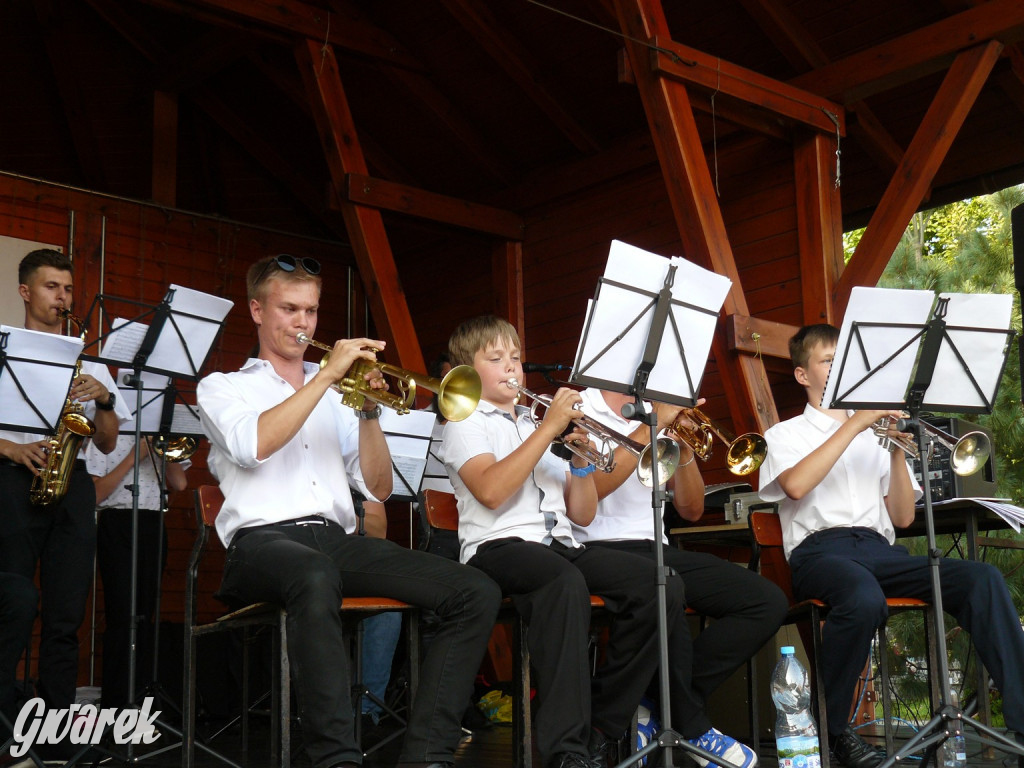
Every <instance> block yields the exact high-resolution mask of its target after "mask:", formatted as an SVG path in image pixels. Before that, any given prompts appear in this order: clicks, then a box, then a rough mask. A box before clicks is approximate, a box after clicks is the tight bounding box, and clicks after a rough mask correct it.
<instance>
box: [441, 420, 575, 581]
mask: <svg viewBox="0 0 1024 768" xmlns="http://www.w3.org/2000/svg"><path fill="white" fill-rule="evenodd" d="M535 429H536V427H535V426H534V424H533V422H532V421H531V420H530V416H529V411H528V409H526V408H523V407H521V406H520V407H517V408H516V419H515V420H513V419H512V416H511V415H510V414H508V413H506V412H505V411H503V410H501V409H500V408H498V407H496V406H494V405H492V404H491V403H488V402H487V401H485V400H481V401H480V404H479V405H478V406H477V408H476V410H475V411H473V413H472V414H470V416H469V418H467V419H465V420H464V421H450V422H448V424H447V425H445V429H444V453H443V455H442V457H443V459H444V466H445V469H447V470H448V478H449V479H450V480H451V481H452V486H453V487H454V488H455V499H456V501H457V503H458V507H459V542H460V544H461V545H462V547H461V552H460V553H459V559H460V560H461V561H462V562H463V563H466V562H468V561H469V560H470V558H472V557H473V555H475V554H476V551H477V549H478V548H479V547H480V545H481V544H484V543H485V542H488V541H494V540H495V539H507V538H520V539H523V540H524V541H534V542H537V543H540V544H545V545H546V544H550V543H551V541H552V540H553V539H557V540H558V541H560V542H561V543H563V544H565V545H566V546H568V547H575V546H576V540H575V539H574V538H573V535H572V526H571V525H570V523H569V518H568V517H566V514H565V497H564V493H565V481H566V479H565V476H566V473H567V472H568V470H569V463H568V462H567V461H565V460H564V459H560V458H558V457H557V456H555V455H554V454H553V453H551V451H548V450H545V451H544V455H543V456H542V457H541V460H540V461H539V462H537V466H536V467H534V469H533V472H531V473H530V477H529V478H527V480H526V482H525V483H523V485H522V487H521V488H520V489H519V490H518V491H516V492H515V493H514V494H513V495H512V496H511V497H510V498H509V499H508V500H507V501H505V503H504V504H502V505H501V506H500V507H498V508H497V509H488V508H487V507H485V506H484V505H483V504H481V503H480V502H479V501H477V499H476V497H475V496H474V495H473V494H472V493H470V491H469V489H468V488H467V487H466V484H465V483H464V482H463V481H462V478H461V477H459V470H460V469H461V468H462V465H463V464H465V463H466V462H467V461H469V460H470V459H472V458H473V457H475V456H480V455H481V454H488V453H489V454H491V455H493V456H494V458H495V460H496V461H501V460H502V459H504V458H505V457H506V456H508V455H509V454H511V453H512V452H513V451H514V450H516V449H517V448H518V447H519V446H521V445H522V444H523V441H524V440H526V438H528V437H529V436H530V434H531V433H532V432H533V431H534V430H535Z"/></svg>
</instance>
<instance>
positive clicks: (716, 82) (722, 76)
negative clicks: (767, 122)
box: [634, 35, 846, 135]
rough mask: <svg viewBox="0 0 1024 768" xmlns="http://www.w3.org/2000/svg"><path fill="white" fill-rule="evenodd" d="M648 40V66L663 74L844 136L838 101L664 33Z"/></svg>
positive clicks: (799, 122) (842, 111) (791, 120)
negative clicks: (694, 46) (737, 63)
mask: <svg viewBox="0 0 1024 768" xmlns="http://www.w3.org/2000/svg"><path fill="white" fill-rule="evenodd" d="M651 43H652V44H653V45H655V46H657V49H656V50H653V51H651V52H650V57H651V59H652V64H651V67H652V69H653V70H654V71H655V72H657V73H659V74H661V75H664V76H665V77H670V78H673V79H675V80H677V81H678V82H681V83H691V84H693V85H697V86H700V87H701V88H704V89H707V90H710V91H712V92H718V93H722V94H726V95H728V96H732V97H733V98H736V99H739V100H740V101H741V102H745V103H746V104H750V105H754V106H757V107H759V108H760V109H763V110H767V111H768V112H769V113H770V114H772V115H773V117H778V118H781V119H784V120H789V121H790V122H793V123H798V124H803V125H808V126H810V127H812V128H814V129H815V130H818V131H824V132H826V133H832V134H835V132H836V131H837V130H838V131H839V133H840V134H841V135H846V118H845V115H844V110H843V108H842V106H841V105H839V104H836V103H834V102H831V101H828V100H827V99H823V98H821V97H820V96H817V95H816V94H814V93H812V92H810V91H807V90H801V89H799V88H794V87H792V86H790V85H787V84H786V83H783V82H780V81H778V80H773V79H772V78H770V77H766V76H765V75H762V74H760V73H759V72H755V71H754V70H752V69H747V68H746V67H741V66H738V65H736V64H732V63H730V62H728V61H722V60H721V59H720V58H718V57H717V56H711V55H709V54H706V53H703V52H701V51H698V50H697V49H695V48H690V47H689V46H685V45H681V44H679V43H676V42H673V41H672V40H671V39H670V38H669V37H667V36H662V35H658V36H655V37H654V38H652V39H651ZM634 66H635V65H634ZM833 118H834V119H835V121H836V122H838V125H837V124H836V122H834V121H833Z"/></svg>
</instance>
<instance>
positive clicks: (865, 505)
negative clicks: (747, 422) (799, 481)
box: [758, 404, 921, 559]
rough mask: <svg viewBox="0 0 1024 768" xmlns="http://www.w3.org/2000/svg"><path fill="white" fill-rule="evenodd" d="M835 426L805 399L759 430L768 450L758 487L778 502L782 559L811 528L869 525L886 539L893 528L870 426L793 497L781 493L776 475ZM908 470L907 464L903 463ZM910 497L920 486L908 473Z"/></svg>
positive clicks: (884, 472) (883, 464) (880, 455)
mask: <svg viewBox="0 0 1024 768" xmlns="http://www.w3.org/2000/svg"><path fill="white" fill-rule="evenodd" d="M839 427H840V423H839V422H838V421H836V420H835V419H833V418H832V417H831V416H829V415H828V414H827V413H824V412H822V411H819V410H818V409H816V408H814V407H813V406H811V405H810V404H808V405H807V406H806V407H805V408H804V412H803V413H802V414H801V415H799V416H795V417H794V418H792V419H788V420H787V421H783V422H781V423H779V424H776V425H775V426H774V427H772V428H771V429H769V430H768V431H767V432H765V433H764V437H765V440H767V441H768V456H767V457H766V458H765V460H764V464H762V465H761V489H760V490H759V491H758V495H759V496H760V497H761V498H762V499H764V500H765V501H777V502H779V517H780V522H781V523H782V543H783V548H784V550H785V552H786V558H787V559H788V558H789V556H790V554H791V553H792V552H793V550H794V549H796V548H797V546H798V545H799V544H800V542H802V541H803V540H804V539H805V538H807V537H808V536H809V535H811V534H812V533H816V532H818V531H823V530H825V529H827V528H842V527H845V528H851V527H858V528H870V529H871V530H873V531H877V532H878V533H880V534H882V535H883V536H884V537H885V538H886V539H887V540H888V541H889V543H890V544H892V543H893V542H894V541H895V540H896V531H895V529H894V528H893V524H892V520H890V519H889V512H888V510H886V508H885V496H886V495H887V494H888V493H889V466H890V464H889V461H890V459H889V452H888V451H887V450H886V449H885V448H883V447H882V446H880V445H879V444H878V439H877V438H876V437H875V436H874V434H873V433H872V431H871V430H870V429H865V430H864V431H863V432H861V433H860V434H859V435H857V436H856V437H855V438H854V439H853V440H852V441H851V443H850V445H849V446H848V447H847V449H846V450H845V451H843V455H842V456H840V457H839V460H838V461H837V462H836V463H835V464H834V465H833V467H832V469H831V470H830V471H829V473H828V474H827V475H825V477H824V478H823V479H822V481H821V482H820V483H818V485H816V486H815V487H814V488H813V489H812V490H811V491H810V492H808V493H807V495H805V496H804V497H803V498H802V499H800V500H799V501H797V500H794V499H791V498H789V497H788V496H786V494H785V492H784V491H783V490H782V487H781V486H780V485H779V482H778V477H779V475H781V474H782V473H783V472H785V471H786V470H787V469H790V468H791V467H793V466H795V465H796V464H798V463H799V462H800V460H801V459H803V458H804V457H805V456H807V455H809V454H810V453H811V452H812V451H814V450H816V449H817V448H818V447H819V446H820V445H821V444H822V443H824V442H825V441H826V440H827V439H828V438H829V437H830V436H831V435H832V434H833V433H835V432H836V431H837V430H838V429H839ZM907 471H908V472H909V471H910V470H909V467H908V470H907ZM910 480H911V483H912V484H913V487H914V491H915V497H916V498H920V496H921V490H920V487H919V486H918V484H917V481H916V480H915V479H914V476H913V474H911V475H910Z"/></svg>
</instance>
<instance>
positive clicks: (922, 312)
mask: <svg viewBox="0 0 1024 768" xmlns="http://www.w3.org/2000/svg"><path fill="white" fill-rule="evenodd" d="M939 298H940V299H949V303H948V304H947V310H946V316H945V322H946V329H945V330H946V335H947V336H948V338H944V339H943V341H942V346H941V347H940V350H939V355H938V358H937V359H936V363H935V372H934V375H933V376H932V380H931V383H930V384H929V386H928V389H927V390H926V392H925V396H924V401H923V402H922V406H921V407H922V408H928V409H933V410H957V411H960V410H973V411H978V410H989V409H990V407H991V405H990V404H991V403H992V401H993V400H994V399H995V391H996V388H997V387H998V385H999V379H1000V376H1001V375H1002V369H1003V363H1004V361H1005V356H1006V350H1007V345H1008V344H1009V341H1010V333H1009V328H1010V318H1011V312H1012V308H1013V297H1012V296H1008V295H1002V294H969V293H944V294H941V295H940V296H939ZM936 303H937V302H936V296H935V294H934V293H933V292H931V291H910V290H897V289H891V288H863V287H858V288H854V289H853V291H852V292H851V294H850V303H849V305H848V306H847V310H846V316H845V317H844V318H843V325H842V327H841V328H840V333H839V342H838V343H837V345H836V356H835V359H834V360H833V362H832V370H831V371H830V372H829V378H828V382H827V384H826V386H825V392H824V395H823V397H822V401H821V405H822V407H825V408H836V407H846V408H854V409H856V408H858V407H871V408H902V407H903V406H904V405H905V404H906V402H907V395H908V394H909V392H908V390H909V388H910V384H911V382H912V380H913V376H914V373H915V368H916V364H917V357H918V353H919V351H920V347H921V341H922V337H921V332H922V330H923V328H924V327H925V325H926V324H927V323H928V321H929V320H931V318H932V314H933V310H934V307H935V306H936ZM990 330H991V331H995V332H988V331H990ZM958 355H959V357H958ZM961 358H962V359H961ZM968 372H970V375H971V376H973V377H974V379H975V381H976V382H977V383H978V387H977V388H976V387H975V386H974V384H973V383H972V382H971V379H970V376H968ZM979 389H980V392H979ZM986 400H987V403H986Z"/></svg>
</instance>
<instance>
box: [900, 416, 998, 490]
mask: <svg viewBox="0 0 1024 768" xmlns="http://www.w3.org/2000/svg"><path fill="white" fill-rule="evenodd" d="M922 421H924V422H926V423H928V424H931V425H932V426H933V427H935V428H937V429H941V430H942V431H943V432H946V433H947V434H950V435H953V437H956V438H960V437H963V436H964V435H966V434H967V433H968V432H984V433H985V434H986V435H988V437H989V440H991V439H992V433H991V432H989V431H988V430H987V429H985V428H984V427H981V426H979V425H977V424H972V423H971V422H969V421H966V420H964V419H957V418H952V419H949V418H939V417H932V418H926V419H922ZM913 466H914V476H915V477H916V478H917V481H918V482H919V483H923V482H924V481H923V480H922V477H921V459H919V458H918V459H914V462H913ZM928 477H929V478H930V479H931V482H932V485H931V494H932V500H933V501H943V500H945V499H970V498H985V497H993V496H996V486H997V483H996V470H995V457H994V456H993V457H990V458H989V460H988V461H987V462H985V466H983V467H982V468H981V469H980V470H978V471H977V472H975V473H974V474H973V475H968V476H967V477H961V476H960V475H957V474H954V472H953V470H952V468H951V467H950V466H949V449H948V448H946V447H945V446H942V445H939V444H937V443H936V444H935V451H934V453H933V454H932V457H931V461H929V462H928Z"/></svg>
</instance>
